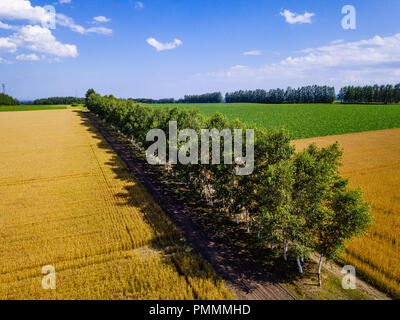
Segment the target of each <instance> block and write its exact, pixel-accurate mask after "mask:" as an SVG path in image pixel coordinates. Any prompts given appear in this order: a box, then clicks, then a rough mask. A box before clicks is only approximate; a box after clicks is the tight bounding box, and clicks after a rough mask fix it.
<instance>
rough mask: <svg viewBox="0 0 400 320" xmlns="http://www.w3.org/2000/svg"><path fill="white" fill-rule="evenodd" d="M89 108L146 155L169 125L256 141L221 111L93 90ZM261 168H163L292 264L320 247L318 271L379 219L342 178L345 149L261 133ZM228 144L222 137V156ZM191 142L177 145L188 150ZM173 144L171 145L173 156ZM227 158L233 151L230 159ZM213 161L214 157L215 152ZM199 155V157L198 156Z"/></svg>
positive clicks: (258, 130)
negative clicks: (247, 171) (300, 145)
mask: <svg viewBox="0 0 400 320" xmlns="http://www.w3.org/2000/svg"><path fill="white" fill-rule="evenodd" d="M86 106H87V107H88V109H89V110H90V111H91V112H92V113H94V114H96V115H97V116H98V117H99V118H101V119H103V120H104V121H105V122H106V123H108V124H109V125H111V126H112V127H113V128H115V129H116V130H118V131H119V132H120V133H121V134H123V135H124V136H126V137H127V138H128V139H130V140H131V141H132V143H134V144H135V145H136V146H138V147H139V148H140V149H142V150H143V148H144V149H147V148H148V147H149V146H150V145H151V144H153V142H150V141H147V139H146V137H147V134H148V132H149V130H150V129H161V130H163V132H165V134H166V135H167V141H169V140H170V138H171V137H169V136H168V135H169V130H168V128H169V123H170V121H177V126H178V133H179V132H182V130H183V129H186V128H191V129H193V130H195V132H196V133H197V134H198V136H200V135H201V129H210V130H211V129H213V128H215V129H217V130H219V131H220V132H221V131H222V130H223V129H230V130H234V129H242V130H243V136H242V139H243V144H245V143H246V142H247V143H250V142H251V141H250V140H248V138H247V136H246V134H244V132H245V129H248V127H247V126H246V125H245V124H244V123H242V122H240V121H238V120H235V121H229V120H228V119H227V118H225V117H224V116H223V115H221V114H219V113H217V114H215V115H214V116H212V117H210V118H206V117H204V116H202V115H201V114H200V113H199V112H198V111H196V110H186V109H179V108H162V109H154V108H151V107H147V106H144V105H141V104H138V103H135V102H133V101H130V100H122V99H117V98H115V97H113V96H101V95H99V94H97V93H95V92H94V91H93V90H92V89H91V90H89V91H88V92H87V96H86ZM254 130H255V139H254V144H253V146H254V155H255V158H254V171H253V174H251V175H248V176H238V175H236V169H237V168H238V167H239V166H240V165H238V164H219V165H213V164H188V165H183V164H176V165H171V164H169V163H167V162H165V163H164V166H165V168H166V170H168V172H169V173H171V174H173V175H174V176H176V177H178V178H179V179H181V180H182V181H184V182H185V184H186V185H187V186H189V187H191V188H192V189H193V192H196V193H198V194H200V195H201V196H203V197H204V198H205V199H206V201H208V203H209V205H210V206H212V207H213V208H214V209H215V210H216V212H218V211H219V212H221V213H223V214H227V215H230V216H233V217H234V216H236V220H237V223H239V216H242V223H243V224H245V226H246V228H247V231H248V232H253V233H254V234H255V235H257V236H258V239H259V241H262V242H263V243H264V244H268V245H270V246H271V247H272V248H274V250H280V252H281V254H282V256H283V258H284V259H285V260H289V259H290V260H291V261H293V262H294V261H297V265H298V269H299V272H300V273H302V272H303V270H302V262H303V260H304V259H305V258H307V257H308V255H309V253H310V252H311V251H313V250H316V251H317V252H319V253H320V254H321V261H320V265H319V273H320V270H321V264H322V261H323V258H324V257H327V258H332V257H334V256H335V255H336V254H337V253H338V252H339V251H340V250H341V249H342V248H343V247H344V243H345V241H347V240H349V239H350V238H352V237H353V236H358V235H361V234H362V233H363V232H364V231H365V229H366V228H367V227H368V225H369V224H370V222H371V220H372V218H371V215H370V214H369V206H368V204H367V203H366V202H364V201H363V200H362V195H361V192H360V191H359V190H351V189H349V188H348V180H346V179H344V178H342V177H341V176H340V175H339V166H340V159H341V156H342V151H341V149H340V148H339V145H338V144H337V143H336V144H333V145H331V146H329V147H326V148H322V149H320V148H318V147H317V146H316V145H310V146H309V147H308V148H307V149H305V150H304V151H301V152H295V148H294V146H293V145H292V143H291V140H290V134H289V133H288V132H287V131H285V130H266V129H263V128H255V129H254ZM222 140H224V139H220V140H219V142H218V140H217V142H216V147H217V148H218V147H219V150H218V151H220V154H221V155H222V154H223V155H224V157H225V156H226V155H228V156H230V157H231V159H232V156H233V155H232V151H229V150H228V151H227V150H224V143H225V141H224V142H222ZM189 142H190V141H180V142H178V143H179V144H178V148H181V147H182V146H184V147H185V148H186V149H185V150H186V152H190V153H191V152H196V153H199V154H200V151H199V150H197V149H193V150H192V146H193V145H192V144H190V143H189ZM168 152H169V146H168V145H167V154H168ZM227 153H228V154H227ZM209 156H210V159H211V158H212V156H211V153H210V154H209ZM199 157H200V156H199Z"/></svg>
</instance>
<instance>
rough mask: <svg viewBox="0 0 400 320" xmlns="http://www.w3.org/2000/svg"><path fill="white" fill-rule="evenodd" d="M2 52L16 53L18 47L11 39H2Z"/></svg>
mask: <svg viewBox="0 0 400 320" xmlns="http://www.w3.org/2000/svg"><path fill="white" fill-rule="evenodd" d="M0 50H1V51H6V52H10V53H14V52H16V51H17V45H16V44H15V43H14V42H13V41H11V39H10V38H0Z"/></svg>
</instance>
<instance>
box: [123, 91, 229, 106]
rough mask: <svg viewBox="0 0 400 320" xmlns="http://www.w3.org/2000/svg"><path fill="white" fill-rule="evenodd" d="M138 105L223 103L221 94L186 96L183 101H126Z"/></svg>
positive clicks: (138, 99) (135, 99) (136, 99)
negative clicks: (137, 103)
mask: <svg viewBox="0 0 400 320" xmlns="http://www.w3.org/2000/svg"><path fill="white" fill-rule="evenodd" d="M128 100H133V101H135V102H139V103H146V104H172V103H221V102H223V98H222V94H221V92H212V93H205V94H200V95H186V96H185V97H184V98H183V99H177V100H175V99H174V98H167V99H159V100H157V99H145V98H134V99H128Z"/></svg>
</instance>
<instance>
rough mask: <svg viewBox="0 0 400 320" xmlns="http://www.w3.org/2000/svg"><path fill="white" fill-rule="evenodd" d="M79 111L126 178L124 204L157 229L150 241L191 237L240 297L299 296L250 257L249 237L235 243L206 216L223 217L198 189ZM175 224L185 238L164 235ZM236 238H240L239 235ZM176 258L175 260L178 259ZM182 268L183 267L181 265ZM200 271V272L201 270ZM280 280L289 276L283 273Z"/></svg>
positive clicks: (158, 243)
mask: <svg viewBox="0 0 400 320" xmlns="http://www.w3.org/2000/svg"><path fill="white" fill-rule="evenodd" d="M77 112H78V115H79V117H81V120H82V125H84V126H85V127H86V128H87V129H88V131H89V132H90V133H91V134H92V135H93V137H94V138H96V140H98V141H99V143H98V147H99V148H102V149H105V152H107V153H108V154H111V160H110V161H109V162H107V163H106V165H109V166H110V167H111V168H112V170H113V172H114V173H115V174H116V179H120V180H122V181H124V183H126V186H125V188H124V192H122V193H118V194H116V197H117V198H118V199H120V200H121V203H120V205H124V206H132V207H135V208H139V209H140V210H141V211H142V212H143V214H144V215H143V218H144V219H145V220H146V222H147V223H148V224H149V225H150V226H151V227H152V228H153V230H154V232H155V233H156V234H157V235H158V238H157V239H155V241H153V242H152V243H150V244H149V245H151V246H153V247H154V248H165V247H166V246H165V243H170V245H169V246H178V245H179V246H181V248H183V250H184V251H185V252H187V251H188V250H189V251H190V249H188V248H187V247H185V246H183V244H184V243H186V242H187V243H188V244H189V245H190V246H191V248H193V249H194V250H195V251H196V252H197V253H199V254H200V255H202V256H203V258H205V259H206V260H207V261H208V262H209V263H210V264H211V265H212V266H213V268H214V270H215V271H217V273H218V274H219V275H220V276H221V277H222V278H223V279H224V280H225V281H227V282H228V284H229V285H230V287H232V288H234V289H235V291H236V293H237V294H238V296H239V297H240V298H250V299H295V297H294V296H293V295H292V294H291V293H290V292H289V291H288V290H286V289H285V288H283V287H282V286H280V284H279V283H278V281H277V277H276V276H275V275H272V273H271V272H270V271H271V270H272V269H271V268H268V269H269V270H266V269H265V268H264V267H260V265H259V264H256V263H255V262H254V260H256V259H254V258H253V257H251V256H250V254H249V253H250V251H249V250H247V249H248V248H246V247H245V246H243V244H244V243H245V242H244V241H237V242H235V243H234V245H232V243H231V242H230V241H229V240H227V237H226V236H225V235H223V234H221V233H220V232H219V231H217V230H216V229H215V228H214V227H213V226H212V224H210V223H209V222H208V221H206V219H204V217H206V218H207V220H209V219H210V217H218V215H216V214H215V212H213V211H212V209H211V208H209V207H208V205H207V204H206V203H205V202H204V200H202V199H201V198H200V197H199V196H198V195H197V193H193V192H191V190H190V188H188V186H187V185H185V184H184V183H183V182H182V181H179V180H177V179H173V178H171V177H169V178H168V179H165V175H163V174H162V173H161V169H160V168H159V167H158V168H157V167H154V166H150V165H148V164H147V162H145V161H144V160H143V159H141V158H140V157H138V156H137V155H136V154H135V152H134V150H133V146H132V145H130V144H129V143H128V142H126V141H125V142H124V141H122V139H119V138H118V137H117V135H116V134H112V132H110V129H109V128H106V127H105V126H104V125H103V124H101V123H100V122H99V121H98V119H96V118H95V117H94V116H93V115H92V114H90V113H88V112H80V111H77ZM120 159H122V160H120ZM122 161H123V162H122ZM126 168H128V170H129V172H130V173H132V174H133V175H134V177H135V180H137V181H139V182H140V183H133V182H134V181H135V180H133V179H132V176H131V175H130V174H127V169H126ZM143 187H144V188H145V189H146V190H147V192H148V194H150V195H151V197H152V198H153V199H154V200H155V203H157V204H158V205H159V207H160V208H161V209H162V210H163V211H164V212H165V213H166V214H167V216H168V217H169V218H170V219H167V218H166V216H165V215H164V214H163V212H162V211H161V210H154V204H153V202H152V201H138V197H137V195H138V194H141V193H143V190H144V189H143ZM172 190H175V192H173V191H172ZM149 200H150V198H149ZM215 222H216V221H213V223H215ZM172 223H173V224H172ZM217 223H220V224H221V225H220V227H223V228H225V227H226V228H227V229H229V232H234V230H236V231H237V227H236V228H233V226H232V225H231V223H232V222H229V221H228V220H226V218H224V217H222V216H221V217H220V219H219V220H218V221H217ZM174 225H175V226H177V227H178V229H179V230H180V231H181V232H182V234H183V236H184V238H185V240H186V241H184V240H183V239H182V238H181V237H179V236H178V235H177V234H175V235H173V236H172V237H171V238H170V237H169V236H168V232H166V233H165V232H164V234H165V235H163V230H171V229H170V228H174ZM218 229H219V228H218ZM172 234H173V233H172ZM239 235H240V236H243V239H245V240H246V241H248V240H251V239H246V237H249V235H248V234H247V233H242V232H239ZM237 239H238V240H240V238H237ZM243 239H242V240H243ZM167 251H168V250H167ZM172 252H173V250H172ZM172 260H173V261H176V259H172ZM202 267H203V268H205V267H204V266H202ZM177 269H181V268H179V266H177ZM278 269H279V268H278ZM204 274H210V273H209V272H206V273H204ZM279 275H280V274H279ZM185 276H187V275H185ZM196 277H199V275H198V274H197V273H196ZM279 280H280V281H283V280H284V281H290V279H288V278H285V277H281V276H279Z"/></svg>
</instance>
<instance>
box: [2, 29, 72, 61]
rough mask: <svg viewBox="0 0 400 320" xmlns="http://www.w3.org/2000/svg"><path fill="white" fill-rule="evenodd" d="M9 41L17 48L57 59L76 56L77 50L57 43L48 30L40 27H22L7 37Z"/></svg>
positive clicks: (69, 45) (68, 45)
mask: <svg viewBox="0 0 400 320" xmlns="http://www.w3.org/2000/svg"><path fill="white" fill-rule="evenodd" d="M9 41H11V42H12V43H14V44H15V45H16V46H18V47H23V48H26V49H29V50H32V51H36V52H41V53H48V54H51V55H54V56H57V57H71V58H75V57H77V56H78V49H77V47H76V46H75V45H71V44H63V43H61V42H59V41H57V40H56V38H55V37H54V36H53V35H52V33H51V31H50V30H49V29H46V28H43V27H41V26H31V25H28V26H24V27H22V28H21V29H20V30H19V31H18V32H17V33H15V34H13V35H12V36H11V37H9Z"/></svg>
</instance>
